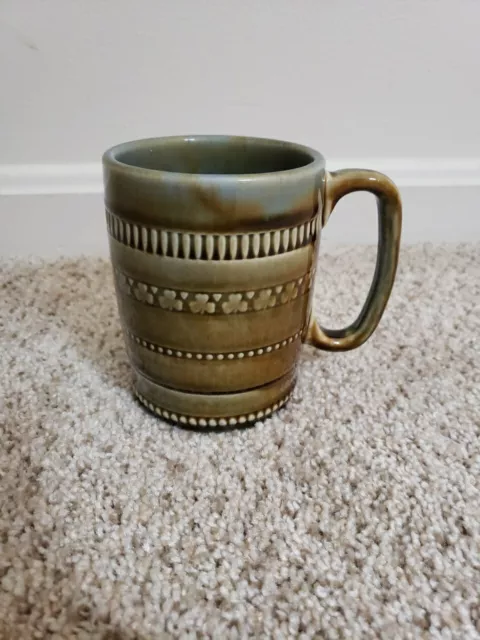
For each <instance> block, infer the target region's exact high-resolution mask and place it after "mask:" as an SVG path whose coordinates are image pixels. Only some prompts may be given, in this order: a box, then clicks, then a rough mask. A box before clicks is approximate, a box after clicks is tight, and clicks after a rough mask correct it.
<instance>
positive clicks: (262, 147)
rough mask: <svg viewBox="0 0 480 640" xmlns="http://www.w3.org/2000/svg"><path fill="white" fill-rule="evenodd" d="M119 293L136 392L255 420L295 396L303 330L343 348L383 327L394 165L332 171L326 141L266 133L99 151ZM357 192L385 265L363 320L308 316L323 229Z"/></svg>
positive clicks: (184, 414)
mask: <svg viewBox="0 0 480 640" xmlns="http://www.w3.org/2000/svg"><path fill="white" fill-rule="evenodd" d="M103 167H104V185H105V205H106V216H107V227H108V233H109V241H110V252H111V260H112V264H113V270H114V277H115V287H116V294H117V302H118V308H119V313H120V318H121V322H122V325H123V329H124V335H125V341H126V346H127V350H128V354H129V359H130V362H131V365H132V367H133V371H134V377H135V382H134V385H135V392H136V394H137V396H138V398H139V399H140V401H141V402H142V403H143V404H144V405H145V406H146V407H147V408H148V409H150V410H151V411H153V412H154V413H156V414H157V415H159V416H161V417H162V418H164V419H166V420H168V421H171V422H174V423H179V424H183V425H189V426H192V427H213V428H215V427H227V426H237V425H246V424H251V423H254V422H256V421H258V420H261V419H263V418H265V417H267V416H269V415H270V414H271V413H272V412H274V411H276V410H277V409H279V408H280V407H282V406H283V405H284V404H285V402H286V401H287V400H288V398H289V396H290V394H291V392H292V389H293V387H294V384H295V368H296V362H297V357H298V353H299V349H300V347H301V344H302V342H309V343H311V344H313V345H315V346H316V347H319V348H320V349H327V350H330V351H343V350H347V349H353V348H355V347H358V346H360V345H361V344H362V343H363V342H365V340H367V339H368V338H369V336H370V335H371V334H372V333H373V331H374V330H375V328H376V326H377V324H378V322H379V320H380V318H381V316H382V313H383V311H384V309H385V305H386V303H387V301H388V298H389V295H390V291H391V289H392V285H393V281H394V278H395V272H396V267H397V260H398V253H399V245H400V232H401V220H402V208H401V202H400V197H399V194H398V191H397V189H396V187H395V185H394V184H393V183H392V182H391V180H389V178H387V177H386V176H384V175H382V174H380V173H377V172H374V171H367V170H361V169H345V170H342V171H336V172H331V173H329V172H328V171H327V170H326V168H325V160H324V158H323V156H322V155H321V154H320V153H318V152H317V151H315V150H313V149H310V148H308V147H305V146H301V145H298V144H293V143H289V142H283V141H279V140H270V139H264V138H245V137H240V136H186V137H167V138H152V139H145V140H138V141H133V142H127V143H125V144H120V145H118V146H115V147H113V148H112V149H110V150H108V151H107V152H105V154H104V156H103ZM353 191H368V192H370V193H373V194H374V195H375V196H376V198H377V204H378V220H379V236H378V238H379V240H378V253H377V263H376V268H375V274H374V277H373V281H372V285H371V288H370V292H369V294H368V297H367V300H366V302H365V304H364V306H363V309H362V311H361V313H360V315H359V317H358V318H357V320H356V321H355V322H354V323H353V324H352V325H350V326H349V327H347V328H344V329H340V330H329V329H325V328H322V327H321V326H320V325H319V324H318V323H317V322H316V320H315V319H314V318H312V317H311V303H312V295H313V287H314V281H315V269H316V264H317V256H318V250H319V243H320V235H321V230H322V228H323V226H324V225H325V224H326V222H327V220H328V218H329V216H330V214H331V212H332V210H333V208H334V207H335V204H336V203H337V202H338V200H339V199H340V198H342V197H343V196H344V195H346V194H348V193H351V192H353Z"/></svg>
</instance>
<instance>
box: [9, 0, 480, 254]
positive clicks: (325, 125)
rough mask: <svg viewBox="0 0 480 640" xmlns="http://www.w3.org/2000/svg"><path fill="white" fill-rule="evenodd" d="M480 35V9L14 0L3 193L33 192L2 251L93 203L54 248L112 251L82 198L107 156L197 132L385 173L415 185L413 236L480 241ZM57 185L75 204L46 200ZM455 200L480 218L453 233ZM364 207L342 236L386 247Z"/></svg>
mask: <svg viewBox="0 0 480 640" xmlns="http://www.w3.org/2000/svg"><path fill="white" fill-rule="evenodd" d="M479 26H480V2H479V1H478V0H457V2H453V0H396V1H393V0H368V1H365V2H358V0H342V1H338V2H331V1H328V0H255V1H254V0H243V1H242V2H239V1H238V0H222V1H219V0H175V1H173V0H168V1H167V0H151V1H150V0H82V2H79V1H78V0H42V1H40V0H22V2H18V0H2V2H1V4H0V78H1V86H2V100H1V102H0V192H2V191H3V193H10V194H11V193H15V194H17V195H9V196H5V197H3V198H2V199H1V201H0V223H1V224H2V227H4V228H5V225H7V233H6V234H3V236H2V239H0V252H2V253H6V252H7V253H11V252H15V253H19V252H20V253H21V252H23V251H30V250H31V245H33V246H38V238H36V239H35V241H34V242H32V241H30V240H28V238H26V232H25V229H26V227H27V228H28V227H29V226H30V225H33V226H35V224H36V225H37V227H39V228H43V224H42V223H39V219H40V220H43V219H45V220H46V219H47V218H48V216H50V218H51V216H56V215H62V216H66V217H67V218H68V217H70V216H72V215H73V213H74V212H75V211H78V210H80V209H81V208H82V206H85V216H86V219H87V220H89V223H90V224H91V225H92V234H91V237H90V239H89V235H88V233H86V232H85V233H84V234H83V235H82V238H83V241H82V242H83V243H81V244H78V241H77V240H75V239H69V238H68V237H67V236H66V235H65V227H64V226H63V225H64V222H62V224H61V225H60V226H59V228H62V229H64V230H63V232H62V235H61V236H58V237H57V236H55V234H56V233H60V232H57V231H55V228H56V227H55V224H53V227H52V230H51V233H53V234H54V237H53V239H52V238H50V240H51V241H52V242H53V245H54V246H55V247H57V249H55V251H57V250H58V251H60V250H63V251H73V252H76V251H90V250H92V251H97V250H99V249H98V247H99V246H100V245H101V246H102V247H103V246H104V245H103V244H101V243H100V244H99V242H98V238H97V234H103V218H102V212H101V199H100V197H99V196H98V197H93V196H88V197H87V196H83V197H82V196H79V195H77V196H75V195H74V192H76V191H81V190H83V192H86V193H92V194H94V193H97V195H98V193H99V191H100V188H101V185H100V173H99V166H98V164H97V163H98V161H99V159H100V155H101V153H102V151H103V150H104V149H105V148H106V147H108V146H110V145H112V144H115V143H117V142H120V141H123V140H127V139H132V138H137V137H143V136H151V135H168V134H174V133H197V132H199V133H204V132H209V133H210V132H211V133H240V134H252V135H263V136H272V137H281V138H285V139H290V140H295V141H297V142H301V143H306V144H309V145H311V146H314V147H317V148H319V149H320V150H321V151H322V152H323V153H324V154H325V155H326V156H327V158H329V159H330V160H331V166H337V165H338V164H343V163H350V162H352V161H355V164H359V163H361V164H365V163H368V164H370V165H371V164H372V162H373V163H374V166H372V167H371V168H377V169H380V170H384V169H386V170H387V171H389V172H393V174H394V175H393V177H394V178H396V177H397V178H399V180H400V182H401V183H402V184H403V196H404V200H405V201H408V203H409V208H406V212H405V213H406V230H407V231H408V234H407V236H406V237H407V239H408V241H417V240H418V241H422V240H425V239H427V240H429V239H431V240H433V241H436V240H448V239H452V237H455V238H457V237H460V239H462V238H464V239H471V238H472V237H477V238H479V239H480V216H479V215H478V205H479V204H480V196H479V193H480V187H479V185H480V117H479V113H480V73H479V62H480V38H479V35H478V34H479ZM372 158H373V160H369V159H372ZM84 163H85V164H84ZM91 163H95V164H93V166H92V164H91ZM37 164H42V165H45V166H44V167H40V168H39V167H36V166H33V167H32V165H37ZM65 164H71V165H72V166H71V167H66V170H67V177H65V166H64V165H65ZM11 165H14V166H13V167H12V166H11ZM59 165H60V166H59ZM39 172H40V175H41V176H43V177H41V178H40V181H39V178H38V175H39ZM12 176H13V177H12ZM85 176H88V178H85ZM452 176H453V178H452ZM419 181H420V184H419ZM12 185H13V186H12ZM422 189H423V191H422ZM59 191H64V192H65V191H67V192H73V194H72V195H71V196H69V197H68V198H66V197H65V196H55V197H56V198H57V200H55V201H52V199H51V198H50V197H49V198H47V199H46V198H45V197H40V196H37V197H36V196H35V193H41V192H47V193H58V192H59ZM25 193H31V194H33V195H31V196H29V197H27V196H25V195H23V196H22V195H21V194H25ZM419 194H421V195H419ZM52 197H53V196H52ZM62 198H63V200H62ZM80 201H82V202H83V205H82V204H80ZM52 202H53V204H52ZM62 202H63V204H62ZM93 202H95V205H94V208H95V210H94V209H93V208H92V205H93ZM366 202H368V204H370V202H369V201H366ZM434 203H435V204H434ZM442 203H448V208H447V206H446V204H442ZM452 203H454V205H455V203H456V204H457V206H458V208H459V209H461V210H462V211H463V212H466V211H471V210H472V209H473V208H475V207H476V208H477V212H476V215H466V214H464V215H463V218H462V220H461V225H462V226H461V227H460V228H459V222H458V217H457V221H455V220H453V222H454V223H455V231H453V229H452V228H451V225H452V216H451V209H450V207H451V204H452ZM357 206H360V211H363V209H364V204H363V200H362V199H361V197H359V199H357V198H356V197H352V198H351V203H348V204H345V206H343V205H342V212H341V213H340V215H339V216H338V219H339V220H340V216H341V217H342V220H343V222H340V221H339V222H338V225H337V222H336V221H335V223H334V222H333V220H334V219H333V218H332V231H331V232H330V236H331V238H332V241H342V240H346V241H352V240H357V239H358V240H360V241H369V240H370V241H373V238H374V234H375V231H374V218H373V217H372V216H370V215H367V216H366V218H365V220H366V222H365V223H364V222H363V217H361V216H360V215H359V214H357V211H356V208H357ZM57 210H58V211H57ZM87 210H88V211H87ZM12 212H15V215H13V214H12ZM362 215H363V214H362ZM44 216H45V218H44ZM461 217H462V216H460V218H461ZM12 220H13V222H12ZM57 226H58V225H57ZM94 236H95V237H94ZM327 238H328V233H327ZM75 243H77V244H75Z"/></svg>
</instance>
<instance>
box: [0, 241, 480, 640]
mask: <svg viewBox="0 0 480 640" xmlns="http://www.w3.org/2000/svg"><path fill="white" fill-rule="evenodd" d="M373 258H374V251H373V250H372V249H371V248H355V249H345V250H337V251H336V252H335V253H329V254H328V255H324V256H323V258H322V260H321V265H320V267H319V274H320V275H319V278H318V286H317V294H316V296H317V298H316V299H317V309H318V311H319V312H320V311H321V315H322V320H323V323H324V324H327V323H328V324H335V325H339V323H340V322H342V321H343V322H345V321H346V320H349V319H351V317H352V315H353V314H354V313H355V311H356V310H357V308H358V305H359V304H360V302H361V300H362V297H363V295H364V292H365V289H366V287H367V284H368V281H369V278H370V276H371V272H372V265H373ZM0 341H1V344H0V348H1V363H2V367H1V372H0V424H1V444H0V500H1V503H0V504H1V511H0V543H1V551H0V637H1V638H2V639H7V638H8V639H23V638H25V639H27V638H28V639H30V638H51V639H52V640H60V639H64V638H68V639H71V638H81V639H90V638H98V639H100V638H104V639H107V638H110V639H113V638H115V639H116V640H127V639H133V638H137V639H139V640H140V639H142V640H145V639H150V638H151V639H158V638H170V637H172V638H177V637H178V638H196V637H199V638H200V637H202V638H206V637H211V638H222V639H223V638H246V637H257V638H269V637H271V638H312V637H317V638H321V637H325V638H388V639H391V638H427V637H431V638H462V639H465V638H479V637H480V602H479V597H480V596H479V594H480V439H479V436H480V246H468V245H464V246H453V247H450V248H449V247H443V248H434V247H416V248H408V249H404V250H403V253H402V257H401V266H400V270H399V276H398V281H397V285H396V287H395V289H394V294H393V297H392V300H391V304H390V306H389V309H388V311H387V313H386V315H385V317H384V319H383V321H382V323H381V326H380V328H379V330H378V331H377V333H376V335H375V337H374V338H373V339H372V340H371V341H370V342H368V343H367V344H366V345H365V346H364V347H362V348H361V349H359V350H357V351H355V352H351V353H346V354H340V355H335V354H327V353H320V352H317V351H315V350H313V349H312V348H309V347H305V348H304V351H303V355H302V359H301V369H300V375H299V384H298V387H297V390H296V392H295V394H294V397H293V400H292V401H291V403H290V404H289V405H288V407H287V408H285V409H284V410H282V411H281V413H280V414H278V415H277V416H275V417H273V418H271V419H270V420H269V421H268V422H266V423H265V424H261V425H258V426H256V427H255V428H253V429H250V430H246V431H233V432H228V433H221V434H220V433H208V434H206V433H195V432H188V431H181V430H179V429H178V428H174V427H170V426H167V425H166V424H164V423H162V422H161V421H159V420H158V419H157V418H155V417H153V416H151V415H150V414H148V413H146V412H145V411H144V409H143V408H142V407H141V406H140V405H139V404H137V402H136V401H135V400H134V399H133V398H132V395H131V393H130V375H129V369H128V364H127V361H126V356H125V352H124V349H123V343H122V337H121V334H120V328H119V322H118V318H117V313H116V308H115V300H114V294H113V288H112V279H111V274H110V270H109V265H108V264H107V263H106V262H102V261H95V260H88V259H83V260H64V261H59V262H55V263H44V262H40V261H32V262H30V263H27V262H23V263H20V262H4V263H3V267H2V270H1V300H0Z"/></svg>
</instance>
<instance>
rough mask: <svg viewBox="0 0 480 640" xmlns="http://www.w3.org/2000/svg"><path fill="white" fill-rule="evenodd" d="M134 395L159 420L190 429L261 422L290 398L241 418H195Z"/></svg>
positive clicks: (288, 396)
mask: <svg viewBox="0 0 480 640" xmlns="http://www.w3.org/2000/svg"><path fill="white" fill-rule="evenodd" d="M135 395H136V396H137V398H138V399H139V400H140V402H141V403H142V404H143V405H144V406H145V407H147V408H148V409H150V411H152V413H155V414H156V415H157V416H159V417H160V418H165V420H170V421H171V422H175V423H179V424H182V425H189V426H191V427H235V426H237V425H239V424H240V425H243V424H247V423H251V422H254V421H255V420H261V419H262V418H266V417H268V416H269V415H270V414H271V413H273V412H274V411H277V410H278V409H280V408H281V407H283V405H284V404H286V403H287V402H288V400H289V399H290V397H291V393H289V394H288V395H286V396H285V397H284V398H282V399H281V400H279V401H278V402H275V404H274V405H272V406H271V407H267V408H266V409H263V410H260V411H256V412H254V413H249V414H245V415H242V416H236V417H232V418H196V417H194V416H185V415H180V414H177V413H174V412H171V411H166V410H165V409H161V408H160V407H157V406H156V405H154V404H153V403H151V402H149V401H148V400H147V399H146V398H144V397H143V396H142V394H141V393H139V392H138V391H135Z"/></svg>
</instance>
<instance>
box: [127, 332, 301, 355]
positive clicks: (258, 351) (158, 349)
mask: <svg viewBox="0 0 480 640" xmlns="http://www.w3.org/2000/svg"><path fill="white" fill-rule="evenodd" d="M127 334H128V336H129V337H130V338H131V339H132V340H133V341H134V342H136V343H137V344H139V345H141V346H142V347H145V349H150V351H155V352H156V353H160V354H163V355H167V356H173V357H175V358H186V359H187V360H209V361H211V360H242V359H243V358H252V357H253V356H261V355H264V354H266V353H271V352H272V351H278V350H279V349H281V348H284V347H286V346H287V345H289V344H292V342H294V341H295V340H297V339H298V338H299V337H300V336H301V334H302V332H301V331H297V333H295V335H293V336H290V337H289V338H285V340H282V341H281V342H276V343H275V344H273V345H268V346H267V347H260V348H259V349H250V350H249V351H237V352H231V353H192V352H191V351H179V350H176V349H168V348H167V347H161V346H160V345H157V344H154V343H152V342H148V341H147V340H143V339H142V338H139V337H138V336H136V335H134V334H133V333H131V332H130V331H128V330H127Z"/></svg>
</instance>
